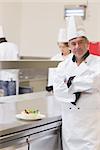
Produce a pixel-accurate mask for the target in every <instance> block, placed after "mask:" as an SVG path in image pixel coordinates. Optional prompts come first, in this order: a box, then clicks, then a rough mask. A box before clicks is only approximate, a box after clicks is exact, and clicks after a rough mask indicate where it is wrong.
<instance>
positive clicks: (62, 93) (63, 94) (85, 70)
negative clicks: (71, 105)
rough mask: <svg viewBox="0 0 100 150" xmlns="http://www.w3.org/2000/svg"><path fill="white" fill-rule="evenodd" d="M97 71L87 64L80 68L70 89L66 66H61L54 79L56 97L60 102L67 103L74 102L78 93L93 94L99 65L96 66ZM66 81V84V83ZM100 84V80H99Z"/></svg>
mask: <svg viewBox="0 0 100 150" xmlns="http://www.w3.org/2000/svg"><path fill="white" fill-rule="evenodd" d="M94 67H95V68H96V70H98V71H96V70H92V69H91V68H89V67H88V66H87V65H86V64H85V63H82V65H81V66H80V67H79V68H78V70H77V74H76V76H75V78H74V79H73V81H72V84H71V86H70V87H69V88H68V87H67V84H66V82H67V81H65V79H66V77H65V73H63V72H64V70H65V66H64V65H61V67H58V68H57V69H56V73H55V78H54V83H53V86H54V95H55V97H56V98H57V99H58V100H61V101H66V102H74V101H75V94H74V93H76V92H93V90H94V86H93V85H94V79H95V77H96V76H97V75H98V74H99V70H100V69H99V67H100V66H99V65H96V66H94ZM64 81H65V82H64ZM99 82H100V80H99ZM99 88H100V87H99Z"/></svg>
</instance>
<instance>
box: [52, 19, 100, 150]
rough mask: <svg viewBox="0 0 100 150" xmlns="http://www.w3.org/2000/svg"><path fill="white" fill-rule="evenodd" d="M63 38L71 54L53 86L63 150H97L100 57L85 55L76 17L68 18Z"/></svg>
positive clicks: (83, 37)
mask: <svg viewBox="0 0 100 150" xmlns="http://www.w3.org/2000/svg"><path fill="white" fill-rule="evenodd" d="M67 35H68V41H69V42H68V43H69V47H70V49H71V52H72V54H70V55H69V57H68V59H66V60H65V61H63V62H61V63H60V64H59V66H58V68H57V70H56V74H55V79H54V84H53V87H54V94H55V97H56V99H57V100H59V101H61V105H62V141H63V150H69V149H70V150H94V149H96V150H100V128H99V126H100V57H98V56H95V55H91V54H89V51H88V39H87V36H86V34H85V31H84V27H83V24H82V19H81V18H80V17H74V16H72V17H70V18H69V23H68V31H67Z"/></svg>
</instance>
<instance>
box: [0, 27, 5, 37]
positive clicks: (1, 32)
mask: <svg viewBox="0 0 100 150" xmlns="http://www.w3.org/2000/svg"><path fill="white" fill-rule="evenodd" d="M3 37H5V36H4V33H3V27H2V26H1V25H0V38H3Z"/></svg>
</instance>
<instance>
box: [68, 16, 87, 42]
mask: <svg viewBox="0 0 100 150" xmlns="http://www.w3.org/2000/svg"><path fill="white" fill-rule="evenodd" d="M81 36H85V37H86V34H85V30H84V25H83V21H82V18H81V17H80V16H71V17H69V18H68V27H67V39H68V41H69V40H71V39H73V38H76V37H81Z"/></svg>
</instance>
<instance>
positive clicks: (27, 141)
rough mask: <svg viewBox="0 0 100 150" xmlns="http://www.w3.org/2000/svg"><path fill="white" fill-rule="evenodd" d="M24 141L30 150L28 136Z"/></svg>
mask: <svg viewBox="0 0 100 150" xmlns="http://www.w3.org/2000/svg"><path fill="white" fill-rule="evenodd" d="M26 143H27V145H28V150H30V142H29V139H28V138H27V139H26Z"/></svg>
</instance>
